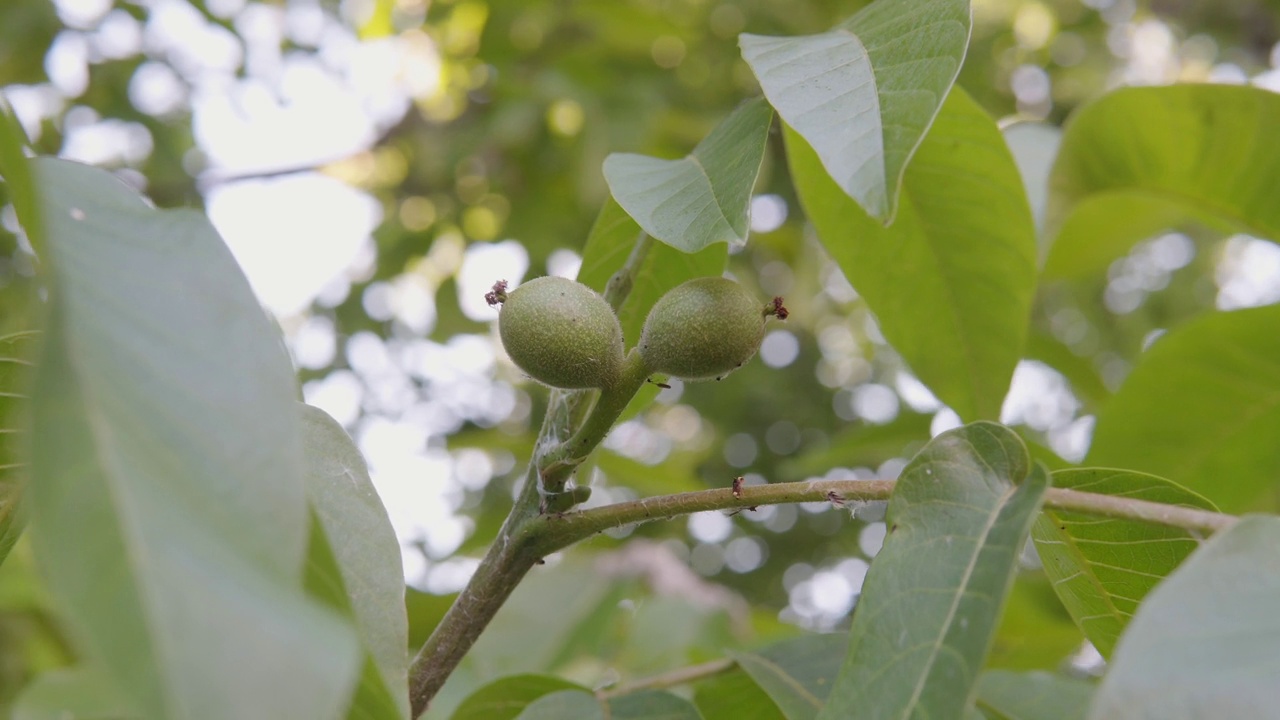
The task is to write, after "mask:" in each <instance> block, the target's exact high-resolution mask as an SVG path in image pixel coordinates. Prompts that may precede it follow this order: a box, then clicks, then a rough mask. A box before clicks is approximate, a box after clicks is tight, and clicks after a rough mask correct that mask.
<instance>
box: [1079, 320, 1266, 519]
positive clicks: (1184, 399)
mask: <svg viewBox="0 0 1280 720" xmlns="http://www.w3.org/2000/svg"><path fill="white" fill-rule="evenodd" d="M1277 327H1280V306H1278V305H1270V306H1267V307H1259V308H1251V309H1248V310H1237V311H1233V312H1219V313H1210V314H1206V315H1203V316H1200V317H1197V318H1195V319H1193V320H1191V321H1190V322H1188V323H1187V324H1185V325H1183V326H1181V327H1178V328H1175V329H1173V330H1171V331H1169V333H1168V334H1166V335H1164V336H1163V337H1161V338H1160V339H1159V340H1157V341H1156V342H1155V344H1154V345H1152V346H1151V348H1150V349H1148V350H1147V352H1146V353H1144V354H1143V356H1142V357H1141V358H1140V359H1139V361H1138V364H1137V366H1136V367H1134V369H1133V372H1132V373H1130V375H1129V377H1128V378H1126V379H1125V381H1124V384H1123V385H1121V386H1120V389H1119V390H1118V391H1117V392H1116V394H1115V395H1114V396H1113V397H1112V398H1111V400H1110V401H1109V402H1108V403H1107V404H1106V405H1105V406H1104V407H1103V408H1102V411H1101V412H1100V413H1099V415H1098V424H1097V427H1096V428H1095V430H1094V433H1093V444H1092V446H1091V447H1090V448H1089V454H1088V457H1087V458H1086V460H1085V464H1088V465H1095V466H1106V467H1123V468H1132V469H1134V470H1141V471H1143V472H1148V473H1151V474H1153V475H1159V476H1161V477H1166V478H1169V479H1170V480H1173V481H1174V482H1176V483H1178V484H1180V485H1182V486H1184V487H1186V488H1187V489H1189V490H1192V491H1194V492H1197V493H1200V494H1202V495H1204V496H1205V497H1207V498H1209V499H1210V500H1212V501H1213V502H1214V503H1216V504H1217V505H1218V507H1220V508H1222V510H1223V511H1224V512H1229V513H1236V512H1241V511H1245V510H1249V509H1252V508H1255V507H1258V505H1259V503H1261V502H1264V499H1265V498H1274V493H1275V491H1276V488H1277V487H1280V482H1278V480H1280V443H1278V442H1276V438H1277V437H1280V333H1277V332H1276V328H1277ZM1266 502H1269V503H1274V499H1271V500H1266Z"/></svg>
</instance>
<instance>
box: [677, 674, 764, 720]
mask: <svg viewBox="0 0 1280 720" xmlns="http://www.w3.org/2000/svg"><path fill="white" fill-rule="evenodd" d="M693 698H694V702H695V703H697V705H698V711H699V712H701V713H702V717H703V718H704V720H786V716H785V715H783V714H782V711H781V710H779V709H778V706H777V705H775V704H774V703H773V701H772V700H771V699H770V698H769V695H768V694H767V693H765V691H764V690H763V689H762V688H761V687H760V686H759V685H757V684H756V682H755V681H754V680H753V679H752V678H751V676H750V675H748V674H746V673H745V672H744V671H742V670H741V669H735V670H732V671H730V672H727V673H722V674H720V675H716V676H715V677H712V678H708V679H707V680H703V681H702V682H700V683H698V684H697V686H696V687H695V688H694V695H693Z"/></svg>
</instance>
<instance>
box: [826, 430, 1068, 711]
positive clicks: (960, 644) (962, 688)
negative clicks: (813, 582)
mask: <svg viewBox="0 0 1280 720" xmlns="http://www.w3.org/2000/svg"><path fill="white" fill-rule="evenodd" d="M1048 484H1049V478H1048V474H1047V473H1045V471H1044V469H1043V468H1041V467H1040V466H1038V465H1037V466H1032V465H1031V463H1030V460H1029V458H1028V457H1027V449H1026V447H1025V446H1024V445H1023V444H1022V440H1021V439H1019V438H1018V436H1017V435H1015V434H1014V433H1013V431H1011V430H1009V429H1008V428H1005V427H1002V426H999V425H996V424H994V423H988V422H980V423H975V424H972V425H966V426H964V427H960V428H956V429H955V430H950V431H948V432H945V433H942V434H941V435H939V436H938V437H936V438H934V439H933V441H932V442H930V443H929V444H928V445H927V446H925V448H924V449H923V450H921V451H920V454H918V455H916V457H915V458H914V459H913V460H912V461H911V462H910V464H908V465H907V467H906V468H905V469H904V470H903V471H902V476H901V478H900V479H899V480H898V484H897V487H896V488H895V489H894V493H893V498H892V499H891V500H890V501H889V511H888V516H887V520H886V522H888V523H889V534H888V536H887V537H886V539H885V543H884V548H883V549H881V551H880V553H879V554H878V555H877V556H876V559H875V562H873V563H872V564H871V570H870V571H869V572H868V573H867V579H866V584H865V585H864V586H863V589H862V596H861V598H860V599H859V601H858V606H857V608H856V609H855V610H854V614H853V627H852V628H850V630H849V655H848V657H847V658H846V659H845V662H844V665H843V666H841V668H840V674H839V676H838V677H837V678H836V682H835V686H834V687H833V688H832V690H831V698H830V700H829V701H828V702H827V704H826V706H825V707H823V709H822V712H821V713H819V714H818V717H819V718H820V719H822V720H835V719H836V718H848V717H858V718H908V717H914V718H931V719H932V720H946V719H947V718H957V719H958V718H961V717H964V713H965V710H966V708H967V707H968V706H969V705H970V704H971V703H970V699H971V698H972V697H973V693H974V692H975V689H976V686H977V682H978V674H979V671H980V670H981V669H982V665H983V661H984V659H985V658H986V655H987V650H988V648H989V647H990V646H991V639H992V636H993V635H994V633H995V630H996V623H997V622H998V621H999V619H1000V611H1001V608H1002V606H1003V605H1004V599H1005V596H1006V594H1007V593H1008V591H1009V587H1010V585H1011V584H1012V582H1013V576H1014V573H1015V571H1016V570H1017V567H1018V556H1019V555H1020V554H1021V552H1022V547H1023V544H1024V542H1025V540H1026V537H1027V533H1028V531H1029V530H1030V528H1031V522H1032V520H1033V519H1034V518H1035V515H1036V511H1037V510H1038V509H1039V506H1040V500H1041V497H1042V496H1043V495H1044V491H1045V489H1046V488H1047V487H1048Z"/></svg>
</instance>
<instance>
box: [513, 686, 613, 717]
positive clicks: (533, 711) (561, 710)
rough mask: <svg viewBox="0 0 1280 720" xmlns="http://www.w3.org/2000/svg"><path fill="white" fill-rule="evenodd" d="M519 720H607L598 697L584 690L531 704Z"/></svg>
mask: <svg viewBox="0 0 1280 720" xmlns="http://www.w3.org/2000/svg"><path fill="white" fill-rule="evenodd" d="M516 717H517V720H568V719H569V718H574V720H607V718H608V717H609V716H608V715H606V714H605V708H604V706H603V705H601V704H600V701H599V700H596V696H595V695H592V694H591V693H589V692H585V691H582V690H561V691H559V692H553V693H551V694H550V695H543V696H542V697H540V698H538V699H537V700H534V701H533V702H532V703H529V706H528V707H526V708H525V709H524V710H523V711H522V712H521V713H520V714H519V715H518V716H516Z"/></svg>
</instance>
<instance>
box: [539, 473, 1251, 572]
mask: <svg viewBox="0 0 1280 720" xmlns="http://www.w3.org/2000/svg"><path fill="white" fill-rule="evenodd" d="M894 484H895V483H894V481H892V480H815V481H808V482H792V483H775V484H771V485H753V486H748V487H738V488H736V492H735V488H734V487H724V488H719V489H715V490H698V491H695V492H687V493H679V494H676V495H661V496H659V497H651V498H641V499H639V500H632V501H630V502H623V503H617V504H615V505H606V506H603V507H597V508H592V509H590V510H581V511H578V512H570V513H565V514H563V515H556V516H546V517H542V518H538V519H537V520H535V521H533V523H531V525H530V527H529V533H530V535H531V536H534V537H536V538H537V539H536V540H535V541H534V542H535V543H536V546H537V548H538V552H539V553H542V554H549V553H552V552H555V551H557V550H560V549H561V548H564V547H567V546H569V545H572V544H573V543H575V542H578V541H579V540H582V539H584V538H586V537H589V536H591V535H594V534H595V533H598V532H601V531H603V530H608V529H610V528H615V527H621V526H623V525H630V524H633V523H641V522H649V521H652V520H667V519H670V518H674V517H678V516H680V515H688V514H690V513H695V512H702V511H705V510H732V509H750V508H753V507H755V506H758V505H779V504H785V503H800V502H821V501H824V500H825V501H827V502H831V503H833V504H837V505H849V504H851V503H858V502H876V501H885V500H888V499H889V497H890V496H891V495H892V494H893V487H894ZM1044 505H1045V507H1046V508H1052V509H1056V510H1070V511H1074V512H1081V513H1087V514H1089V515H1096V516H1099V517H1106V518H1114V519H1117V520H1134V521H1137V522H1143V523H1150V524H1153V525H1164V526H1166V527H1175V528H1181V529H1183V530H1187V531H1190V532H1195V533H1200V534H1205V535H1210V534H1213V533H1214V532H1217V531H1219V530H1222V529H1225V528H1227V527H1230V526H1231V525H1232V524H1233V523H1234V522H1236V520H1237V518H1236V517H1235V516H1233V515H1224V514H1222V513H1216V512H1212V511H1209V510H1200V509H1197V508H1189V507H1181V506H1177V505H1165V504H1163V503H1157V502H1150V501H1147V500H1135V499H1133V498H1125V497H1117V496H1114V495H1098V494H1095V493H1085V492H1080V491H1078V490H1067V489H1064V488H1049V489H1048V490H1047V491H1046V492H1045V499H1044Z"/></svg>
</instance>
